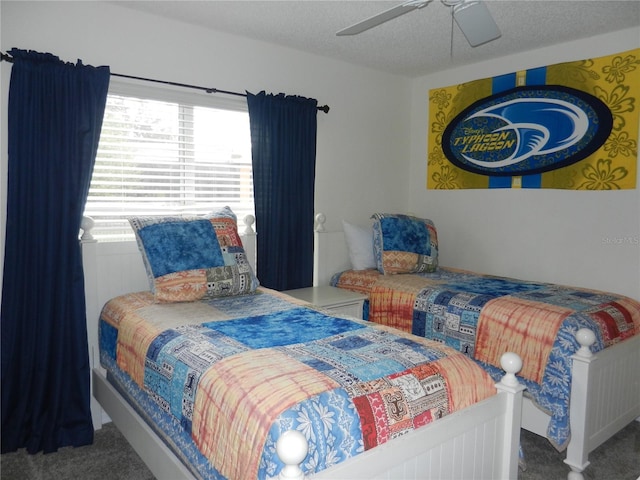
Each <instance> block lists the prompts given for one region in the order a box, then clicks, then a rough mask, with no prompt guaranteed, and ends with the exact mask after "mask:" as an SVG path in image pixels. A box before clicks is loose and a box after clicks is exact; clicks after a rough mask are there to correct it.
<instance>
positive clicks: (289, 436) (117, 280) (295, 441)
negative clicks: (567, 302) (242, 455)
mask: <svg viewBox="0 0 640 480" xmlns="http://www.w3.org/2000/svg"><path fill="white" fill-rule="evenodd" d="M245 224H246V228H245V231H244V232H243V233H242V234H241V235H242V237H243V244H244V246H245V250H246V251H247V255H248V257H249V261H250V262H251V263H252V265H254V266H255V235H256V234H255V231H254V230H253V228H252V224H253V218H252V217H250V216H249V217H248V218H246V219H245ZM91 226H92V221H91V220H90V219H87V220H84V221H83V232H84V233H83V235H82V239H81V241H82V247H83V262H84V273H85V290H86V303H87V331H88V342H89V355H90V361H91V365H92V372H93V373H92V392H93V397H92V400H91V401H92V403H91V412H92V417H93V423H94V427H95V428H96V429H99V428H100V427H101V426H102V424H103V423H106V422H109V421H113V422H114V424H115V425H116V426H117V427H118V429H119V430H120V431H121V432H122V433H123V435H124V436H125V438H126V439H127V440H128V441H129V443H130V444H131V445H132V447H133V448H134V449H135V450H136V452H137V453H138V454H139V455H140V457H141V458H142V460H143V461H144V462H145V464H146V465H147V466H148V467H149V469H150V470H151V472H152V473H153V474H154V475H155V476H156V478H158V479H159V480H163V479H166V480H178V479H194V476H193V475H192V473H191V472H190V471H189V469H188V468H187V467H186V466H185V465H184V464H182V462H181V461H180V459H179V458H178V457H177V456H176V455H175V454H174V453H173V451H172V450H171V449H170V448H169V447H167V445H166V444H165V442H164V441H163V440H162V439H160V438H159V437H158V436H157V435H156V434H155V433H154V431H153V430H152V429H151V428H150V427H149V425H147V424H146V423H145V421H144V420H143V419H142V418H141V417H140V415H138V413H137V412H136V411H135V410H134V409H133V408H132V407H131V406H130V405H129V403H128V402H127V401H126V400H125V399H124V398H123V397H122V396H121V395H120V393H119V392H118V391H117V390H116V389H115V388H114V387H113V386H112V385H111V384H110V383H109V382H108V381H107V379H106V375H105V372H104V370H103V369H102V368H101V367H100V361H99V352H98V318H99V314H100V310H101V308H102V306H103V305H104V303H105V302H106V301H107V300H109V299H110V298H112V297H114V296H117V295H120V294H124V293H127V292H133V291H143V290H148V288H149V285H148V281H147V278H146V274H145V271H144V266H143V264H142V259H141V256H140V253H139V252H138V247H137V245H136V243H135V242H107V243H98V242H96V241H95V240H93V238H92V237H91V232H90V229H91ZM504 360H505V361H504V362H503V368H504V369H505V371H506V372H507V374H506V375H505V377H504V378H503V379H502V381H501V382H500V383H498V384H497V385H496V387H497V389H498V394H497V395H495V396H493V397H491V398H488V399H486V400H484V401H482V402H479V403H477V404H474V405H472V406H470V407H468V408H466V409H464V410H462V411H459V412H456V413H453V414H451V415H449V416H447V417H445V418H443V419H440V420H438V421H437V422H433V423H432V424H430V425H427V426H425V427H422V428H420V429H418V430H415V431H413V432H411V433H410V434H408V435H405V436H403V437H401V438H399V439H395V440H393V441H390V442H387V443H385V444H383V445H381V446H379V447H376V448H374V449H372V450H369V451H367V452H364V453H362V454H360V455H358V456H356V457H354V458H352V459H349V460H348V461H345V462H343V463H341V464H338V465H336V466H334V467H332V468H330V469H327V470H325V471H322V472H319V473H318V474H315V475H314V476H313V478H314V479H315V478H317V479H335V478H349V479H357V478H362V479H365V478H366V479H371V478H384V479H389V480H392V479H393V480H396V479H400V478H406V479H415V480H418V479H426V478H433V479H440V478H458V479H464V480H467V479H486V478H494V479H516V478H517V473H518V446H519V440H520V419H521V415H522V391H523V390H524V387H523V386H522V385H520V384H519V383H518V381H517V379H516V378H515V375H514V374H515V373H517V372H518V371H519V369H520V367H521V365H522V362H521V361H520V359H519V357H517V355H515V354H507V355H505V356H504ZM300 437H301V436H299V435H298V436H296V434H295V433H294V432H287V433H286V434H285V435H283V437H282V438H281V439H280V440H279V442H278V448H277V451H278V454H279V456H280V458H281V459H282V461H283V462H284V463H285V464H286V465H287V466H286V467H285V468H284V469H283V470H282V472H281V473H280V476H279V478H280V479H282V480H284V479H291V480H294V479H295V480H302V479H303V478H304V476H303V473H302V471H301V470H300V468H299V467H298V464H299V462H300V461H301V459H302V458H304V456H305V455H306V449H307V445H306V441H304V437H302V441H301V439H300Z"/></svg>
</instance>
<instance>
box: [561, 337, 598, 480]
mask: <svg viewBox="0 0 640 480" xmlns="http://www.w3.org/2000/svg"><path fill="white" fill-rule="evenodd" d="M576 339H577V340H578V343H579V344H580V349H579V350H578V351H577V352H576V353H575V354H574V355H573V356H572V357H571V359H572V360H573V368H572V371H573V378H572V380H571V409H570V411H569V414H570V417H569V421H570V422H571V442H569V446H568V447H567V457H566V458H565V459H564V463H566V464H567V465H569V467H571V471H570V472H569V475H568V476H567V478H568V480H583V479H584V476H583V475H582V472H583V471H584V469H585V468H587V467H588V466H589V451H590V448H589V438H588V436H589V431H588V429H589V417H588V416H587V412H589V411H590V410H589V403H590V398H589V382H590V376H589V370H590V369H589V364H590V363H591V362H592V361H593V360H595V358H596V357H595V356H594V355H593V353H591V349H590V347H591V345H593V344H594V342H595V341H596V336H595V334H594V333H593V332H592V331H591V330H589V329H588V328H581V329H580V330H578V331H577V332H576Z"/></svg>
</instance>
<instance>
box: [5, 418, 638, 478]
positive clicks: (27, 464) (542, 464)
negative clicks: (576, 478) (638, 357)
mask: <svg viewBox="0 0 640 480" xmlns="http://www.w3.org/2000/svg"><path fill="white" fill-rule="evenodd" d="M522 445H523V448H524V450H525V453H526V464H527V466H526V470H525V471H521V472H520V475H519V479H520V480H556V479H558V480H560V479H565V478H567V473H568V468H567V467H566V466H565V465H564V464H563V463H562V458H563V455H562V454H559V453H558V452H556V450H555V449H554V448H553V447H551V445H550V444H549V443H548V442H547V441H546V440H544V439H542V438H540V437H538V436H536V435H533V434H531V433H528V432H523V433H522ZM1 457H2V461H1V463H0V476H1V478H2V479H3V480H67V479H69V480H152V479H153V475H151V472H150V471H149V470H148V469H147V467H146V466H145V465H144V464H143V463H142V461H141V460H140V458H139V457H138V455H136V453H135V452H134V451H133V449H132V448H131V447H130V446H129V444H128V443H127V441H126V440H125V439H124V437H123V436H122V435H121V434H120V432H119V431H118V430H117V429H116V428H115V426H113V424H108V425H105V427H104V428H102V429H101V430H99V431H98V432H96V436H95V441H94V444H93V445H91V446H87V447H81V448H63V449H61V450H60V451H58V452H57V453H52V454H48V455H43V454H37V455H28V454H26V453H25V451H24V450H21V451H18V452H16V453H7V454H4V455H1ZM590 460H591V465H590V466H589V468H588V469H587V471H586V472H585V478H586V479H587V480H636V479H638V478H639V477H640V422H633V423H631V424H630V425H629V426H627V427H626V428H625V429H624V430H622V431H621V432H619V433H618V434H617V435H615V436H614V437H612V438H611V439H610V440H609V441H607V442H606V443H604V444H603V445H602V446H600V447H599V448H598V449H596V451H595V452H593V453H592V454H591V456H590Z"/></svg>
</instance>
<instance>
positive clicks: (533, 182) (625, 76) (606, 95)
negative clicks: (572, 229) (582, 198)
mask: <svg viewBox="0 0 640 480" xmlns="http://www.w3.org/2000/svg"><path fill="white" fill-rule="evenodd" d="M540 85H545V86H546V87H540V88H541V89H542V88H546V89H551V90H553V89H554V88H555V87H554V86H558V90H561V91H562V92H564V90H568V91H578V92H584V93H586V94H588V95H587V97H588V96H592V97H595V99H597V101H599V103H600V102H601V104H604V105H605V106H606V109H608V111H609V112H610V117H609V119H608V122H609V125H610V133H609V134H608V136H606V137H603V140H604V143H602V145H601V146H599V147H598V148H597V150H595V151H593V149H592V150H591V151H592V152H593V153H590V154H588V156H586V157H584V158H581V156H579V154H580V151H579V148H578V147H574V148H578V153H577V154H575V155H574V153H571V155H574V157H573V158H581V159H580V160H576V161H574V162H573V163H572V162H571V155H569V154H566V152H565V153H564V157H562V155H563V153H562V150H561V147H560V146H558V147H556V148H547V150H545V149H544V146H540V145H542V144H543V143H544V142H545V141H546V142H550V141H551V140H549V139H548V138H549V137H553V134H554V128H553V123H550V125H546V127H547V128H546V129H545V128H544V127H542V126H540V127H539V128H538V126H536V125H534V127H536V128H538V129H537V130H536V129H535V128H534V129H533V130H532V129H528V131H526V130H525V129H524V128H523V127H522V125H527V126H528V124H527V123H524V122H523V123H510V122H511V121H510V120H508V119H505V118H503V117H500V116H499V115H496V114H494V113H486V112H487V111H489V110H490V109H489V108H485V109H483V110H482V112H481V113H483V114H484V116H486V117H492V118H491V119H489V121H488V122H485V123H487V124H488V123H489V122H490V121H494V122H495V121H496V120H495V118H496V117H499V118H500V120H499V121H500V122H502V123H500V125H501V127H500V128H499V129H498V128H495V129H494V130H489V132H498V131H499V132H500V134H497V133H494V134H491V135H486V134H484V135H482V136H480V135H475V136H474V138H475V139H476V140H475V141H479V140H477V139H479V138H481V139H482V141H483V142H485V143H484V144H483V145H482V147H483V149H485V150H494V151H493V152H487V153H486V154H485V157H479V156H478V155H479V153H478V152H475V154H467V153H464V152H463V151H462V150H460V152H459V154H457V153H456V151H452V147H451V146H450V145H454V144H455V143H456V142H454V141H453V140H454V139H452V138H450V137H451V131H452V130H451V129H452V127H458V130H457V131H463V130H464V129H465V128H466V127H464V125H463V127H460V126H459V125H455V124H456V123H458V124H460V123H461V122H463V121H467V120H468V119H470V118H474V120H473V121H475V122H476V125H478V122H479V120H477V117H478V116H482V115H479V114H474V113H473V111H471V110H470V109H473V108H474V106H475V105H476V104H483V102H484V101H485V99H486V100H487V101H490V99H491V98H494V97H500V95H501V92H509V91H514V89H515V90H519V89H522V90H523V91H524V93H523V95H525V96H526V93H527V91H528V90H531V89H534V88H535V86H540ZM544 92H546V90H545V91H544ZM499 100H501V99H499ZM536 101H539V100H538V99H536ZM556 101H558V102H560V100H556ZM526 102H527V100H524V103H525V104H526ZM494 103H495V102H494ZM507 103H508V102H507V100H504V101H502V103H500V105H499V106H501V107H503V106H504V105H506V104H507ZM529 103H530V104H532V105H533V101H532V100H530V99H529ZM587 103H588V102H587ZM639 103H640V49H635V50H630V51H627V52H623V53H619V54H615V55H609V56H606V57H599V58H594V59H589V60H581V61H576V62H568V63H561V64H557V65H551V66H547V67H540V68H535V69H531V70H527V71H524V72H515V73H513V74H508V75H502V76H499V77H494V78H486V79H481V80H476V81H472V82H468V83H464V84H461V85H455V86H450V87H443V88H436V89H432V90H430V91H429V127H428V152H427V157H428V158H427V188H428V189H446V190H448V189H469V188H556V189H569V190H622V189H634V188H636V177H637V173H636V171H637V163H638V124H639V121H640V115H639V114H638V106H639V105H638V104H639ZM488 105H490V107H493V105H492V104H491V103H489V104H488ZM482 106H483V107H484V105H482ZM525 107H526V105H525ZM479 108H480V107H479ZM547 110H553V108H551V109H547ZM468 112H471V113H469V114H467V113H468ZM465 115H467V117H466V118H462V119H461V117H464V116H465ZM572 115H573V112H571V111H569V113H567V114H566V115H565V118H564V120H567V119H568V118H571V116H572ZM584 117H585V119H587V118H588V122H590V123H591V124H594V125H596V127H597V124H598V121H599V118H598V117H597V116H596V115H593V114H591V113H589V110H587V114H585V115H584ZM585 121H586V120H585ZM602 123H606V122H602ZM460 129H462V130H460ZM467 129H468V130H472V129H471V128H467ZM531 131H533V133H531ZM541 132H542V133H541ZM549 132H550V134H549ZM509 135H510V137H509ZM525 135H529V137H526V136H525ZM443 136H444V137H445V144H444V148H443ZM490 137H494V138H493V139H494V140H495V138H498V139H500V140H504V139H506V138H512V139H514V140H509V141H501V142H498V141H492V142H491V143H489V140H490V139H491V138H490ZM542 137H544V139H543V138H542ZM450 140H451V143H449V141H450ZM457 141H458V142H457V143H462V141H461V138H460V137H458V138H457ZM526 141H528V142H529V143H530V144H534V145H536V147H535V148H537V149H538V150H539V152H541V153H539V154H538V155H537V156H535V155H533V153H530V154H529V155H528V156H529V157H531V158H533V159H535V162H537V163H536V164H535V165H534V166H531V167H528V169H527V168H525V169H523V172H522V174H518V172H517V171H515V170H514V173H513V174H511V171H510V170H509V168H510V167H500V168H495V169H494V170H493V171H491V168H493V166H494V165H505V164H508V163H509V161H512V162H516V160H517V158H525V157H526V156H527V155H525V154H521V153H520V152H517V151H516V150H517V149H518V146H519V145H520V144H522V145H523V146H524V144H525V142H526ZM564 141H565V143H568V140H564ZM514 143H515V145H516V146H515V147H514V146H513V145H514ZM558 144H559V145H562V142H558ZM467 147H468V146H467ZM474 147H477V148H476V150H480V148H479V147H480V146H479V145H474ZM507 147H508V148H511V150H508V151H507V150H505V149H506V148H507ZM531 148H534V147H531ZM580 148H581V147H580ZM499 149H503V150H504V151H503V153H502V157H500V156H499V155H500V152H499ZM523 149H524V147H523V148H521V150H523ZM453 150H455V147H454V148H453ZM466 150H471V148H466ZM496 151H498V153H496ZM445 152H446V153H445ZM504 152H506V153H504ZM481 153H483V152H481ZM483 154H484V153H483ZM456 155H457V156H456ZM474 155H475V156H474ZM583 156H584V155H582V157H583ZM514 157H517V158H516V159H515V160H512V159H514ZM565 157H567V158H568V159H567V158H565ZM452 160H453V161H452ZM529 161H530V162H531V161H533V160H529ZM554 162H556V163H557V164H558V165H557V166H554ZM477 165H480V166H477ZM485 170H487V171H489V173H487V171H485ZM492 172H495V173H492Z"/></svg>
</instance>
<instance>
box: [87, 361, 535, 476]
mask: <svg viewBox="0 0 640 480" xmlns="http://www.w3.org/2000/svg"><path fill="white" fill-rule="evenodd" d="M503 358H504V361H503V368H505V370H506V371H507V372H511V373H507V375H505V377H504V378H503V380H502V381H501V382H500V383H498V384H497V385H496V388H497V389H498V394H497V395H495V396H494V397H491V398H488V399H486V400H484V401H482V402H480V403H477V404H475V405H472V406H470V407H468V408H465V409H464V410H461V411H459V412H455V413H453V414H451V415H449V416H447V417H444V418H442V419H440V420H437V421H436V422H433V423H431V424H429V425H427V426H425V427H422V428H420V429H418V430H414V431H412V432H411V433H409V434H407V435H405V436H403V437H400V438H398V439H394V440H392V441H389V442H387V443H385V444H383V445H380V446H378V447H376V448H374V449H371V450H368V451H367V452H364V453H362V454H360V455H358V456H356V457H353V458H351V459H349V460H348V461H346V462H343V463H341V464H338V465H336V466H334V467H332V468H330V469H327V470H325V471H322V472H319V473H317V474H315V475H313V476H312V477H311V478H313V479H331V480H335V479H336V478H349V479H353V480H356V479H367V480H368V479H373V478H381V479H388V480H399V479H413V480H426V479H433V480H439V479H442V478H449V479H460V480H472V479H487V478H491V479H496V480H497V479H513V480H515V479H516V478H517V473H518V446H519V443H520V419H521V414H522V391H523V390H524V387H523V386H521V385H519V384H518V382H517V380H515V375H514V373H516V372H517V371H518V370H519V369H520V367H521V366H522V362H521V360H520V358H519V357H518V356H517V355H515V354H505V355H504V356H503ZM514 380H515V382H514ZM93 394H94V396H95V398H96V399H97V400H98V401H99V402H100V405H102V406H103V407H104V409H105V411H106V412H107V413H108V414H109V416H110V417H111V418H112V419H113V422H114V423H115V424H116V426H117V427H118V429H119V430H120V431H121V432H122V434H123V435H124V436H125V438H126V439H127V440H128V442H129V443H130V444H131V446H132V447H133V448H134V449H135V450H136V452H137V453H138V455H139V456H140V458H141V459H142V461H143V462H144V463H145V464H146V465H147V466H148V467H149V469H150V470H151V472H152V473H153V474H154V476H155V477H156V478H157V479H158V480H181V479H185V480H193V479H194V478H195V477H194V476H193V474H192V473H191V472H190V471H189V469H188V468H187V467H186V466H185V465H184V464H183V463H182V462H181V461H180V459H179V458H178V457H177V456H176V455H175V454H174V453H173V452H172V451H171V450H170V449H169V448H168V447H167V445H166V444H165V442H164V441H163V440H161V439H160V438H159V437H158V436H157V435H156V434H155V433H154V432H153V430H152V429H151V428H150V427H149V426H148V425H147V424H146V423H145V421H144V420H143V419H142V417H140V415H138V413H137V412H136V411H135V410H134V409H133V408H132V407H131V406H130V405H129V404H128V403H127V401H126V400H125V399H124V398H123V397H122V396H121V395H120V394H119V393H118V391H117V390H116V389H115V388H114V387H113V386H111V385H110V384H109V382H108V381H107V379H106V377H105V376H104V374H103V373H102V372H101V371H100V370H98V369H94V371H93ZM306 449H307V446H306V440H305V439H304V437H303V436H302V435H297V436H296V435H292V436H285V438H284V441H279V444H278V454H279V455H280V457H281V458H282V459H283V461H284V462H285V463H287V464H288V465H287V466H286V467H284V469H283V471H282V473H281V474H280V477H279V478H280V480H302V479H303V478H305V477H304V474H303V473H302V470H300V468H299V466H298V465H297V464H298V463H300V461H301V459H304V457H305V456H306Z"/></svg>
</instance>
